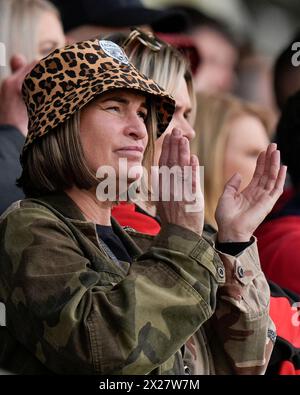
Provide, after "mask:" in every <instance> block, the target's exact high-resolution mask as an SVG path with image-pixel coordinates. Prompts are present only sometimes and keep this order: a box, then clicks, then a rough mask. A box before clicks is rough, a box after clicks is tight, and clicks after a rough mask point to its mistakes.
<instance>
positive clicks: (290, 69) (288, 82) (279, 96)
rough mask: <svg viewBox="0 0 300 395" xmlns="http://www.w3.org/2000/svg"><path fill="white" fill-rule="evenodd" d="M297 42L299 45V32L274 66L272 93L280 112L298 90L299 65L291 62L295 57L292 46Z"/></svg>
mask: <svg viewBox="0 0 300 395" xmlns="http://www.w3.org/2000/svg"><path fill="white" fill-rule="evenodd" d="M297 42H298V43H300V32H298V33H297V34H296V36H295V37H294V38H293V40H292V41H291V42H290V43H289V44H288V45H287V47H286V48H285V49H284V50H283V51H282V52H281V54H280V55H279V56H278V58H277V60H276V62H275V65H274V91H275V97H276V103H277V106H278V108H279V110H280V111H282V109H283V107H284V105H285V103H286V101H287V99H288V98H289V97H290V96H292V95H293V94H294V93H296V92H297V91H298V90H299V89H300V65H298V66H297V65H294V64H293V62H292V58H293V56H294V55H296V51H295V49H293V44H294V43H297ZM299 49H300V44H299V46H298V50H299ZM298 58H299V56H298Z"/></svg>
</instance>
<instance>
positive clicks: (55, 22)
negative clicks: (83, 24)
mask: <svg viewBox="0 0 300 395" xmlns="http://www.w3.org/2000/svg"><path fill="white" fill-rule="evenodd" d="M37 35H38V38H39V39H38V48H37V53H36V56H37V59H42V58H44V57H45V56H47V55H49V53H51V52H52V51H54V50H55V49H56V48H61V47H63V46H64V45H65V42H66V41H65V36H64V32H63V28H62V25H61V22H60V21H59V19H58V17H57V16H56V15H55V13H54V12H51V11H45V12H43V14H42V15H41V18H40V19H39V23H38V27H37Z"/></svg>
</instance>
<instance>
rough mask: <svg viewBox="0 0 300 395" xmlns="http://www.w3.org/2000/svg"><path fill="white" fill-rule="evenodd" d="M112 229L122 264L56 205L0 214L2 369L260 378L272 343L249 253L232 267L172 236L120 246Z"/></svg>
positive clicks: (63, 201) (187, 234)
mask: <svg viewBox="0 0 300 395" xmlns="http://www.w3.org/2000/svg"><path fill="white" fill-rule="evenodd" d="M113 227H114V231H115V232H116V233H117V234H118V236H119V237H120V239H121V240H122V241H123V243H124V244H125V245H126V248H127V250H128V252H129V253H130V255H131V256H132V257H133V263H131V264H129V263H128V262H119V261H118V260H117V259H115V258H114V256H113V254H112V253H110V252H109V250H108V248H107V247H106V246H105V245H104V243H103V242H102V241H101V240H100V239H99V238H98V236H97V232H96V227H95V225H94V224H92V223H89V222H87V221H86V220H85V219H84V217H83V215H82V213H81V212H80V210H79V209H78V207H77V206H76V205H75V204H74V203H73V202H72V200H70V199H69V198H68V197H67V196H66V195H64V194H61V195H56V196H48V197H45V198H43V199H39V200H30V199H26V200H23V201H19V202H16V203H15V204H14V205H12V206H11V207H10V208H9V210H7V211H6V213H4V214H3V216H2V218H1V221H0V235H1V239H0V302H2V303H4V304H5V307H6V327H1V328H0V329H1V330H0V364H1V367H2V368H4V369H8V370H11V371H14V372H18V373H24V374H38V373H50V374H51V373H59V374H185V373H187V372H188V371H189V372H190V373H191V374H228V373H237V374H247V373H250V374H255V373H263V372H264V371H265V369H266V364H267V362H268V359H269V356H270V354H271V351H272V347H273V343H272V340H274V338H273V339H272V336H270V334H273V335H274V334H275V332H274V328H273V326H272V322H271V321H270V319H269V297H270V295H269V288H268V285H267V283H266V280H265V278H264V275H263V274H262V272H261V269H260V266H259V260H258V255H257V250H256V243H255V242H254V243H253V244H252V245H251V246H250V247H248V248H247V249H246V250H245V251H244V252H243V253H242V254H240V255H239V256H238V257H233V256H228V255H225V254H222V253H217V252H216V250H215V249H214V248H213V245H214V242H213V240H210V239H209V237H207V236H205V238H204V237H200V236H198V235H197V234H196V233H194V232H191V231H189V230H187V229H184V228H182V227H180V226H176V225H168V226H166V227H165V228H163V229H162V230H161V232H160V234H159V235H158V236H156V237H155V238H153V237H149V236H146V235H142V234H131V235H130V236H129V234H128V233H126V232H125V231H124V229H122V228H121V227H120V226H119V225H118V224H117V223H116V222H115V221H113ZM133 238H134V239H135V241H134V239H133ZM138 245H140V246H142V247H143V249H144V251H142V249H141V248H140V247H139V246H138ZM270 339H271V340H270Z"/></svg>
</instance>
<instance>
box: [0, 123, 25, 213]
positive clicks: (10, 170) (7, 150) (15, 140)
mask: <svg viewBox="0 0 300 395" xmlns="http://www.w3.org/2000/svg"><path fill="white" fill-rule="evenodd" d="M24 141H25V137H24V136H23V135H22V134H21V132H20V131H19V130H18V129H17V128H15V127H14V126H10V125H0V214H2V213H3V211H5V210H6V209H7V207H8V206H10V204H11V203H13V202H14V201H16V200H19V199H23V198H24V194H23V192H22V190H21V189H20V188H18V187H17V186H16V179H17V178H18V177H19V176H20V175H21V170H22V168H21V165H20V161H19V157H20V152H21V149H22V147H23V144H24Z"/></svg>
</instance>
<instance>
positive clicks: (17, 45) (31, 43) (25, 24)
mask: <svg viewBox="0 0 300 395" xmlns="http://www.w3.org/2000/svg"><path fill="white" fill-rule="evenodd" d="M45 11H50V12H53V13H55V14H56V15H57V17H58V18H59V13H58V11H57V9H56V8H55V6H54V5H53V4H52V3H50V2H48V1H46V0H0V42H1V43H2V44H4V45H5V49H6V56H5V57H6V65H5V66H2V67H0V83H1V82H2V80H3V79H4V78H6V77H7V76H9V75H10V74H11V70H10V65H9V61H10V59H11V57H12V56H13V55H14V54H16V53H20V54H22V55H23V56H25V58H26V60H27V62H31V61H33V60H34V59H35V56H36V48H37V43H38V37H37V26H38V20H39V18H40V16H41V14H42V13H44V12H45Z"/></svg>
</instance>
